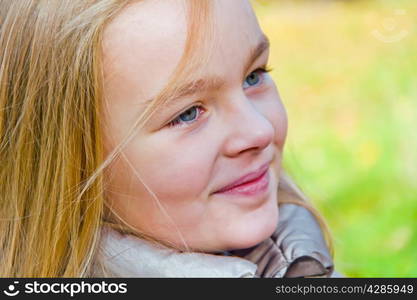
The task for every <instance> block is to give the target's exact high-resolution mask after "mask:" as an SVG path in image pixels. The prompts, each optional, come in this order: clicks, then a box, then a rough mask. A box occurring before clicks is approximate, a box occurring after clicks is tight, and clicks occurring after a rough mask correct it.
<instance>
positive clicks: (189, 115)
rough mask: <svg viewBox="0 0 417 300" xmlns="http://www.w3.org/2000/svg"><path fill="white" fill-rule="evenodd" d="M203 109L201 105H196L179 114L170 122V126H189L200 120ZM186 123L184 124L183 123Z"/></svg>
mask: <svg viewBox="0 0 417 300" xmlns="http://www.w3.org/2000/svg"><path fill="white" fill-rule="evenodd" d="M201 111H202V106H201V105H194V106H192V107H190V108H189V109H187V110H186V111H184V112H183V113H181V114H179V115H178V116H177V117H176V118H175V119H174V120H172V121H171V122H169V123H168V126H169V127H182V126H189V125H190V124H192V123H194V122H196V121H198V119H199V117H200V115H201V114H202V113H201ZM183 124H184V125H183Z"/></svg>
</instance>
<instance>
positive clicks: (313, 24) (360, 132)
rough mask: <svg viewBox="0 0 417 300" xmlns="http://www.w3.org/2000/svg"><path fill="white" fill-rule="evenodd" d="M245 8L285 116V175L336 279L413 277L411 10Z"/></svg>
mask: <svg viewBox="0 0 417 300" xmlns="http://www.w3.org/2000/svg"><path fill="white" fill-rule="evenodd" d="M252 4H253V6H254V8H255V11H256V13H257V15H258V17H259V21H260V24H261V27H262V28H263V30H264V32H265V33H266V34H267V35H268V36H269V38H270V40H271V59H270V64H271V67H272V68H273V69H274V70H273V72H272V76H273V77H274V79H275V81H276V83H277V85H278V88H279V91H280V94H281V97H282V99H283V102H284V104H285V105H286V108H287V112H288V117H289V132H288V139H287V144H286V152H285V154H284V155H285V159H284V165H285V166H286V168H287V170H288V171H289V172H290V173H291V174H292V176H293V177H294V178H295V179H296V181H297V183H298V184H299V185H300V187H301V188H302V189H303V190H304V192H305V193H306V194H307V195H308V196H309V197H310V198H311V199H312V202H313V203H314V204H315V205H316V206H317V208H318V209H319V210H320V211H321V212H322V214H323V215H324V217H325V218H326V220H327V222H328V224H329V226H330V228H331V230H332V233H333V237H334V242H335V262H336V267H337V269H338V271H340V272H342V273H343V274H344V275H345V276H352V277H417V235H416V228H417V1H415V0H356V1H354V0H350V1H349V0H345V1H340V0H339V1H331V0H327V1H324V0H321V1H319V0H316V1H314V0H310V1H307V0H304V1H302V0H298V1H296V0H291V1H290V0H288V1H281V0H276V1H266V0H265V1H263V0H254V1H252Z"/></svg>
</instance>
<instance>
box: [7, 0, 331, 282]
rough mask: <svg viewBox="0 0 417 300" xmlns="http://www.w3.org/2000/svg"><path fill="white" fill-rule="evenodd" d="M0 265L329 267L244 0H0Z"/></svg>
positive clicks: (121, 271)
mask: <svg viewBox="0 0 417 300" xmlns="http://www.w3.org/2000/svg"><path fill="white" fill-rule="evenodd" d="M0 26H1V27H0V84H1V88H0V105H1V111H0V116H1V118H0V133H1V134H0V137H1V142H0V151H1V152H0V159H1V162H0V163H1V164H0V165H1V169H0V189H1V190H0V197H1V198H0V199H1V216H0V218H1V219H0V220H1V221H0V222H1V223H0V224H1V227H0V228H1V232H0V243H1V263H0V270H1V273H0V274H1V275H2V276H7V277H15V276H16V277H21V276H28V277H32V276H34V277H60V276H62V277H88V276H96V277H97V276H99V277H103V276H114V277H124V276H127V277H315V276H331V275H332V274H333V270H334V266H333V262H332V258H331V255H330V253H331V252H332V251H331V243H330V239H329V238H328V235H327V231H326V227H325V225H324V222H323V221H322V219H321V218H320V216H319V215H318V214H317V213H316V212H315V210H314V209H313V208H312V207H311V206H310V204H309V203H308V201H306V199H305V198H304V196H303V195H302V194H301V193H300V192H299V191H298V190H297V188H296V187H295V185H294V184H293V183H292V182H291V180H290V179H289V178H288V177H287V176H286V175H285V173H284V172H283V171H282V170H281V162H282V152H283V146H284V142H285V137H286V131H287V119H286V113H285V110H284V108H283V106H282V103H281V99H280V97H279V94H278V92H277V89H276V87H275V84H274V82H273V81H272V79H271V77H270V76H269V75H268V70H269V69H268V67H267V61H268V49H269V43H268V39H267V37H266V36H265V35H264V34H263V33H262V31H261V29H260V28H259V25H258V23H257V20H256V17H255V15H254V13H253V11H252V9H251V7H250V4H249V3H248V2H247V1H242V0H233V1H213V0H210V1H209V0H172V1H158V0H143V1H132V0H130V1H129V0H88V1H86V0H59V1H55V0H16V1H15V0H13V1H12V0H0Z"/></svg>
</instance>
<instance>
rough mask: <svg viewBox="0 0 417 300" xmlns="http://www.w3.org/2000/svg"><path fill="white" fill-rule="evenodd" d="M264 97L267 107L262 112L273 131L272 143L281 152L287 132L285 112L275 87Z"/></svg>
mask: <svg viewBox="0 0 417 300" xmlns="http://www.w3.org/2000/svg"><path fill="white" fill-rule="evenodd" d="M265 97H266V98H265V99H267V100H266V103H267V105H266V106H265V110H264V111H265V116H266V117H267V118H268V120H269V121H270V122H271V124H272V126H273V127H274V129H275V137H274V143H275V145H276V146H277V147H278V148H279V149H280V150H281V151H282V149H283V147H284V144H285V140H286V138H287V131H288V118H287V112H286V110H285V107H284V105H283V103H282V101H281V98H280V96H279V93H278V90H277V89H276V87H275V86H274V87H273V88H272V89H271V90H270V91H269V93H267V95H265Z"/></svg>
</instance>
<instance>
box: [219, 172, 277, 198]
mask: <svg viewBox="0 0 417 300" xmlns="http://www.w3.org/2000/svg"><path fill="white" fill-rule="evenodd" d="M269 177H270V175H269V168H267V169H266V170H265V171H264V172H263V173H262V174H261V175H260V176H258V177H256V178H254V179H252V180H250V181H247V182H244V183H241V184H238V185H235V186H232V187H229V188H227V189H221V190H219V191H217V192H215V193H214V194H216V195H240V196H256V195H259V194H261V193H264V192H265V191H266V190H268V187H269V181H270V180H269V179H270V178H269Z"/></svg>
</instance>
